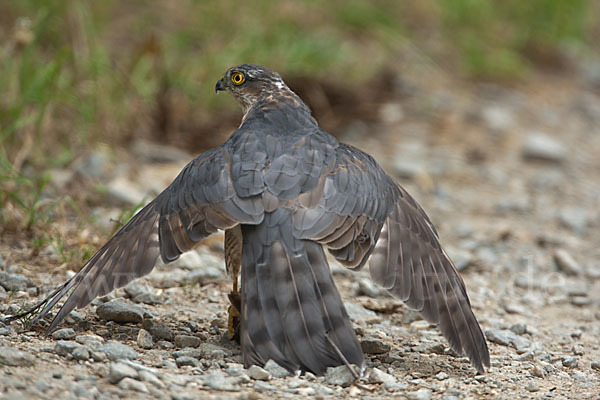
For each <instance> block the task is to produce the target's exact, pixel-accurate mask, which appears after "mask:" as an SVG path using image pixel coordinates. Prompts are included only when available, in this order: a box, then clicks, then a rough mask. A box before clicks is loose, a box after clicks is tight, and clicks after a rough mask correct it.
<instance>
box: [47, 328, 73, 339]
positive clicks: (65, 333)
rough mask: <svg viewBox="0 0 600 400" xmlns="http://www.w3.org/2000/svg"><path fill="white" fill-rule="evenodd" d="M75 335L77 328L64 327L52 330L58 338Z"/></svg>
mask: <svg viewBox="0 0 600 400" xmlns="http://www.w3.org/2000/svg"><path fill="white" fill-rule="evenodd" d="M73 337H75V330H74V329H73V328H63V329H58V330H56V331H54V332H52V338H53V339H56V340H68V339H72V338H73Z"/></svg>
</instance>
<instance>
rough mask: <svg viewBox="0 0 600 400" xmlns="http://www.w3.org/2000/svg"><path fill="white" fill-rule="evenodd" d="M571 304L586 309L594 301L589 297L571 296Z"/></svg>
mask: <svg viewBox="0 0 600 400" xmlns="http://www.w3.org/2000/svg"><path fill="white" fill-rule="evenodd" d="M569 302H570V303H571V304H573V305H574V306H577V307H585V306H589V305H590V304H592V299H590V298H589V297H587V296H569Z"/></svg>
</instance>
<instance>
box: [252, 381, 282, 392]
mask: <svg viewBox="0 0 600 400" xmlns="http://www.w3.org/2000/svg"><path fill="white" fill-rule="evenodd" d="M254 390H256V391H257V392H274V391H276V390H277V388H276V387H275V386H273V385H271V384H269V383H267V382H263V381H254Z"/></svg>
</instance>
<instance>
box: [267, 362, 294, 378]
mask: <svg viewBox="0 0 600 400" xmlns="http://www.w3.org/2000/svg"><path fill="white" fill-rule="evenodd" d="M263 369H264V370H265V371H267V372H268V373H270V374H271V376H273V377H274V378H285V377H286V376H290V375H291V374H290V372H289V371H288V370H287V369H285V368H283V367H282V366H281V365H279V364H277V363H276V362H275V361H273V360H269V361H267V363H266V364H265V366H264V367H263Z"/></svg>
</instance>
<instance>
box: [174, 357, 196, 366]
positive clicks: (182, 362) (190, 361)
mask: <svg viewBox="0 0 600 400" xmlns="http://www.w3.org/2000/svg"><path fill="white" fill-rule="evenodd" d="M175 364H177V366H178V367H197V366H198V360H197V359H195V358H194V357H189V356H181V357H177V358H176V359H175Z"/></svg>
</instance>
